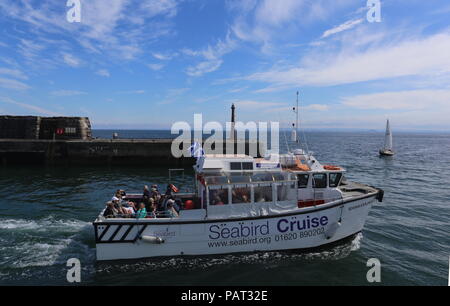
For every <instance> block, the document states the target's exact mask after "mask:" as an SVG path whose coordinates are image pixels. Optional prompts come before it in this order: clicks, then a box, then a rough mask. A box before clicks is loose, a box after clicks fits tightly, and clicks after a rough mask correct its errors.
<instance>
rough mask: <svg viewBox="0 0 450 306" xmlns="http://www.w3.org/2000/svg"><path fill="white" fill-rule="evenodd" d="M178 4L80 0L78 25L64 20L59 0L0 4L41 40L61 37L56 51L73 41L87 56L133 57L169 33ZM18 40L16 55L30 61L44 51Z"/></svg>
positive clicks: (174, 1)
mask: <svg viewBox="0 0 450 306" xmlns="http://www.w3.org/2000/svg"><path fill="white" fill-rule="evenodd" d="M178 3H179V1H178V0H148V1H130V0H109V1H105V0H89V1H82V11H81V13H82V16H81V19H82V22H81V23H79V24H76V23H73V24H71V23H69V22H67V20H66V18H65V14H66V12H67V7H66V6H65V2H64V3H62V4H61V1H60V0H47V1H28V0H3V1H1V2H0V14H2V16H3V18H9V19H15V20H19V21H22V22H23V24H28V25H29V26H30V28H32V31H33V33H34V34H36V35H37V37H39V39H45V38H48V37H51V36H53V37H54V34H57V35H60V36H62V39H61V40H60V42H64V44H63V45H64V46H63V45H61V46H56V45H55V47H54V48H53V49H57V48H58V49H59V51H60V52H62V51H64V50H69V49H68V47H69V48H70V47H73V46H72V42H71V41H75V42H76V43H78V44H79V46H82V47H83V48H85V51H87V52H89V53H95V54H98V55H100V54H101V55H102V56H103V57H104V56H105V55H108V56H112V57H114V58H120V59H124V58H125V59H128V60H131V59H134V58H135V57H136V55H137V54H139V53H141V52H143V50H144V47H145V46H147V45H148V44H150V43H152V42H153V40H154V39H155V38H158V37H161V36H164V35H168V34H170V33H172V30H171V29H172V27H173V23H172V22H171V19H172V18H173V17H174V16H176V14H177V10H178ZM27 43H33V42H32V41H29V40H24V41H23V42H22V45H23V46H22V47H21V48H19V52H21V53H22V55H23V56H25V57H28V58H29V57H33V56H36V55H38V54H39V51H40V50H42V49H37V48H39V46H34V47H35V48H34V49H30V48H29V46H27V45H26V44H27Z"/></svg>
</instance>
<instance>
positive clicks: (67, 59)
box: [62, 53, 81, 68]
mask: <svg viewBox="0 0 450 306" xmlns="http://www.w3.org/2000/svg"><path fill="white" fill-rule="evenodd" d="M62 57H63V60H64V63H66V64H67V65H69V66H71V67H74V68H75V67H78V66H80V65H81V60H80V59H78V58H77V57H75V56H74V55H72V54H70V53H63V54H62Z"/></svg>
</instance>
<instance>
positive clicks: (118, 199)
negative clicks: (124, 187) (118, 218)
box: [111, 194, 128, 215]
mask: <svg viewBox="0 0 450 306" xmlns="http://www.w3.org/2000/svg"><path fill="white" fill-rule="evenodd" d="M111 202H112V203H113V205H114V208H115V209H117V211H118V213H119V214H121V215H127V214H128V212H127V211H126V210H125V209H124V207H123V206H122V203H121V202H122V199H121V196H120V195H118V194H116V195H115V196H113V197H112V199H111Z"/></svg>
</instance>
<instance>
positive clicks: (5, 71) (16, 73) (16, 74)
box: [0, 68, 28, 80]
mask: <svg viewBox="0 0 450 306" xmlns="http://www.w3.org/2000/svg"><path fill="white" fill-rule="evenodd" d="M0 75H7V76H11V77H13V78H16V79H21V80H27V79H28V77H27V76H26V75H25V73H23V72H22V71H20V70H18V69H9V68H0Z"/></svg>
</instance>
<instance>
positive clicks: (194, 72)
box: [182, 33, 237, 77]
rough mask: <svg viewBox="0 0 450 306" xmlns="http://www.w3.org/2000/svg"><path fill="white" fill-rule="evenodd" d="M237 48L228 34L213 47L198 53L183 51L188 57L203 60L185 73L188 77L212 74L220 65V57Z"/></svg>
mask: <svg viewBox="0 0 450 306" xmlns="http://www.w3.org/2000/svg"><path fill="white" fill-rule="evenodd" d="M236 46H237V43H236V41H235V40H234V39H232V38H231V35H230V33H228V35H227V36H226V38H225V40H219V41H217V43H216V44H214V45H208V46H207V47H206V48H205V49H203V50H200V51H193V50H190V49H184V50H182V52H183V53H184V54H186V55H189V56H198V57H202V58H203V59H204V60H203V61H202V62H200V63H198V64H197V65H195V66H190V67H188V68H187V70H186V73H187V74H188V75H189V76H193V77H198V76H202V75H204V74H206V73H209V72H213V71H215V70H217V69H219V67H220V66H221V65H222V63H223V60H222V57H223V56H224V55H226V54H227V53H230V52H231V51H233V50H234V49H235V48H236Z"/></svg>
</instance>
